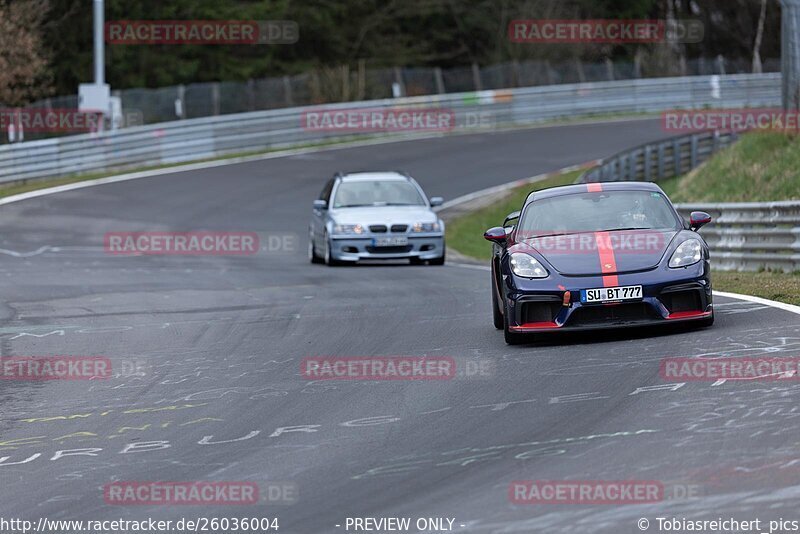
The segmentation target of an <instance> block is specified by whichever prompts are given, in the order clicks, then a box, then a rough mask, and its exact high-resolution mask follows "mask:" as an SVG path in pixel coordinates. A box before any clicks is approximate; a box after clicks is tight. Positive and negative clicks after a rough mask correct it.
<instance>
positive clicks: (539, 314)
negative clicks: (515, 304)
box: [520, 301, 562, 324]
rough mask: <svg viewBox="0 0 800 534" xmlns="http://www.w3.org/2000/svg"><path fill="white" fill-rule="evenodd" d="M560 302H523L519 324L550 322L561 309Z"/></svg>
mask: <svg viewBox="0 0 800 534" xmlns="http://www.w3.org/2000/svg"><path fill="white" fill-rule="evenodd" d="M561 306H562V304H561V302H560V301H559V302H523V303H522V310H521V314H520V315H521V317H520V320H521V324H525V323H551V322H553V321H554V320H555V318H556V315H558V312H559V311H561Z"/></svg>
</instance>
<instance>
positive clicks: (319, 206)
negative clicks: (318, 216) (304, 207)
mask: <svg viewBox="0 0 800 534" xmlns="http://www.w3.org/2000/svg"><path fill="white" fill-rule="evenodd" d="M314 209H315V210H326V209H328V203H327V202H326V201H324V200H315V201H314Z"/></svg>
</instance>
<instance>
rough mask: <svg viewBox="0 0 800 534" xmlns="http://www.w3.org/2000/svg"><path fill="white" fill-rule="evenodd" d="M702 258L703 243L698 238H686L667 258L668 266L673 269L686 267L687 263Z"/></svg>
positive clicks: (689, 263) (692, 263)
mask: <svg viewBox="0 0 800 534" xmlns="http://www.w3.org/2000/svg"><path fill="white" fill-rule="evenodd" d="M702 258H703V244H702V243H700V240H699V239H691V238H690V239H687V240H686V241H684V242H683V243H681V244H680V245H678V248H676V249H675V252H673V253H672V258H670V260H669V266H670V267H672V268H673V269H677V268H678V267H686V266H687V265H694V264H695V263H697V262H698V261H700V260H701V259H702Z"/></svg>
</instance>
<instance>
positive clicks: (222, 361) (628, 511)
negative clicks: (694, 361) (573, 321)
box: [0, 120, 800, 534]
mask: <svg viewBox="0 0 800 534" xmlns="http://www.w3.org/2000/svg"><path fill="white" fill-rule="evenodd" d="M662 136H663V134H662V133H661V132H660V131H659V122H658V121H654V120H641V121H625V122H616V123H608V124H591V125H572V126H557V127H549V128H538V129H533V130H523V131H513V132H498V133H492V134H481V135H464V136H454V137H443V138H437V139H432V140H430V139H429V140H424V141H405V142H400V143H394V144H388V145H378V146H373V147H361V148H347V149H338V150H330V151H322V152H315V153H310V154H306V155H301V156H292V157H286V158H277V159H272V160H268V161H264V162H251V163H243V164H237V165H230V166H224V167H218V168H213V169H207V170H200V171H192V172H180V173H174V174H169V175H164V176H160V177H154V178H143V179H137V180H134V181H130V182H121V183H115V184H109V185H104V186H100V187H89V188H85V189H80V190H75V191H71V192H65V193H59V194H56V195H49V196H44V197H40V198H35V199H30V200H26V201H23V202H19V203H14V204H10V205H7V206H4V207H3V208H2V209H1V210H0V227H2V228H3V230H4V232H3V235H2V237H1V238H0V248H1V249H3V250H4V251H6V252H5V253H3V254H1V255H0V284H2V293H1V294H2V295H3V307H2V318H3V326H2V327H1V328H0V347H2V355H3V356H22V355H44V354H71V355H104V356H108V357H109V358H111V359H112V361H113V362H115V364H120V365H122V364H126V365H127V364H129V363H131V362H133V363H137V364H141V371H142V373H141V376H129V377H125V378H123V377H118V378H114V379H112V380H108V381H92V382H89V383H86V382H58V383H55V382H50V383H31V382H15V381H0V410H1V411H2V414H3V415H2V418H0V480H2V484H1V485H0V516H3V517H6V518H10V517H22V518H25V519H31V520H34V521H35V520H36V519H38V518H39V517H47V518H48V519H105V518H119V517H122V518H129V519H141V518H146V517H148V516H149V517H157V518H162V519H178V518H180V517H195V516H206V517H211V516H216V517H226V516H227V517H232V516H241V515H247V516H253V515H256V516H274V515H277V516H278V517H279V518H280V520H281V530H280V531H281V532H288V533H303V534H304V533H318V532H319V533H323V532H338V531H343V530H344V529H343V528H337V527H336V525H343V524H344V521H345V518H346V517H355V516H393V517H394V516H406V517H414V518H416V517H453V518H455V524H454V527H453V528H454V530H456V531H463V532H480V533H488V532H638V531H639V529H638V528H637V526H636V521H637V520H638V519H639V518H640V517H647V518H649V519H650V521H651V523H652V522H653V521H654V518H655V517H656V515H660V516H673V515H674V516H676V517H690V518H692V519H703V518H716V517H719V516H725V515H728V514H731V515H733V516H734V517H742V518H746V519H750V518H755V517H761V518H762V519H764V520H768V519H773V518H774V519H777V518H778V517H780V516H783V517H785V518H790V517H791V515H792V513H796V512H795V503H796V500H797V495H798V492H800V472H798V470H797V468H796V466H794V463H795V462H796V460H795V458H796V456H797V446H796V444H797V442H798V439H800V430H798V429H796V428H795V427H793V426H792V424H793V423H794V421H795V417H796V416H797V414H798V413H800V411H798V408H797V407H796V404H797V399H798V393H800V386H798V385H797V383H796V382H779V383H757V384H748V383H735V384H734V383H730V382H728V383H724V384H712V383H702V382H698V383H687V384H685V385H682V386H677V387H676V386H675V385H672V386H670V385H666V384H664V383H663V381H662V380H661V379H660V378H659V375H658V362H659V360H660V359H662V358H664V357H667V356H694V355H698V354H727V355H733V356H737V355H751V356H759V355H763V354H765V353H770V354H777V355H781V356H796V355H798V351H799V350H800V327H798V320H797V316H796V315H793V314H791V313H789V312H786V311H782V310H777V309H773V308H770V307H767V306H763V305H759V304H757V303H751V302H742V301H735V300H731V299H724V298H720V299H717V324H716V325H715V326H714V327H713V328H712V329H708V330H702V331H691V332H686V331H683V332H680V331H678V332H645V333H633V334H631V333H614V334H608V333H598V334H592V335H588V334H587V335H581V336H576V337H574V338H569V339H558V340H555V341H553V342H548V343H539V344H536V345H528V346H521V347H508V346H506V345H505V344H504V343H503V340H502V336H501V335H499V334H498V333H497V332H496V331H495V330H494V329H493V328H492V325H491V322H490V319H491V317H490V308H489V299H488V289H487V288H488V276H487V274H486V273H485V272H482V271H480V270H477V269H468V268H462V267H458V266H445V267H444V268H436V267H429V268H426V267H407V266H359V267H353V268H341V269H330V268H326V267H324V266H317V265H310V264H308V262H307V260H306V258H305V245H306V241H305V240H306V236H305V230H306V227H307V222H308V215H309V211H310V203H311V200H312V199H313V198H315V195H316V194H317V193H318V190H319V189H320V188H321V187H322V185H323V182H324V180H325V179H326V178H327V177H329V176H330V175H331V174H332V172H333V171H335V170H340V169H341V170H369V169H400V168H402V169H403V170H406V171H408V172H409V173H411V174H412V175H414V176H415V177H416V178H417V179H418V181H419V182H420V183H421V185H422V186H423V187H424V188H425V189H426V192H427V193H428V194H429V195H431V196H433V195H442V196H445V197H446V198H454V197H456V196H458V195H462V194H465V193H469V192H471V191H475V190H478V189H481V188H484V187H488V186H491V185H496V184H498V183H503V182H507V181H509V180H513V179H517V178H524V177H527V176H532V175H535V174H539V173H542V172H548V171H552V170H555V169H558V168H561V167H564V166H567V165H572V164H576V163H581V162H584V161H587V160H591V159H594V158H600V157H603V156H607V155H609V154H612V153H614V152H616V151H619V150H622V149H624V148H626V147H629V146H632V145H635V144H639V143H641V142H646V141H648V140H651V139H656V138H659V137H662ZM198 229H208V230H247V231H256V232H260V233H262V235H266V234H274V235H281V236H289V237H290V241H289V242H290V243H292V244H291V245H288V246H286V247H284V249H283V250H281V251H278V252H272V253H266V254H260V255H258V256H256V257H242V258H235V257H200V258H198V257H113V256H109V255H106V254H104V253H103V249H102V245H103V235H104V233H105V232H109V231H142V230H151V231H159V230H165V231H188V230H198ZM291 239H294V241H292V240H291ZM316 355H333V356H370V355H409V356H422V355H432V356H433V355H439V356H453V357H455V358H457V359H459V361H463V362H466V361H470V362H473V363H475V364H480V363H481V362H483V363H484V364H486V367H485V368H484V369H485V372H484V373H483V374H482V375H480V376H474V377H458V378H456V379H454V380H452V381H446V382H392V383H365V382H341V381H337V382H333V383H332V382H309V381H307V380H303V379H302V378H301V377H300V376H299V373H298V371H299V364H300V360H301V359H302V358H303V357H305V356H316ZM133 444H135V445H133ZM57 451H61V452H60V453H59V452H57ZM534 478H535V479H551V480H557V479H585V480H586V479H598V480H599V479H608V480H621V479H638V480H658V481H661V482H662V483H663V484H664V485H665V486H666V487H670V488H676V487H678V488H679V487H684V488H691V491H692V492H693V493H694V496H693V498H690V499H680V498H675V499H672V500H667V501H665V502H659V503H654V504H640V505H629V506H617V507H613V506H578V505H573V506H563V505H562V506H524V505H514V504H512V503H510V502H509V499H508V486H509V483H510V482H511V481H513V480H521V479H522V480H524V479H534ZM118 480H134V481H147V480H173V481H177V480H250V481H254V482H257V483H259V484H266V483H267V482H268V481H284V482H287V483H291V484H294V485H296V488H297V489H298V491H299V495H298V496H297V499H296V502H294V503H283V504H269V505H268V506H264V507H258V509H257V513H256V512H255V511H254V509H253V508H249V509H248V510H246V511H245V512H241V511H240V510H238V509H235V508H233V509H232V508H231V507H224V506H219V507H212V508H206V507H204V508H202V509H201V510H199V511H198V508H197V507H191V506H189V507H161V508H159V507H154V506H109V505H107V504H106V503H105V502H104V501H103V493H102V488H103V486H104V485H105V484H108V483H109V482H112V481H118ZM23 511H24V512H23ZM652 528H653V527H651V529H652Z"/></svg>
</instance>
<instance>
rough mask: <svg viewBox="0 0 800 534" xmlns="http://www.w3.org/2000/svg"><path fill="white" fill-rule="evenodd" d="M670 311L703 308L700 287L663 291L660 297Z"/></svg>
mask: <svg viewBox="0 0 800 534" xmlns="http://www.w3.org/2000/svg"><path fill="white" fill-rule="evenodd" d="M659 299H660V300H661V302H663V303H664V306H665V307H666V308H667V309H668V310H669V312H670V313H676V312H683V311H696V310H701V309H702V307H703V306H702V303H701V302H702V301H701V300H700V290H699V289H689V290H686V291H674V292H669V293H662V294H661V296H660V297H659Z"/></svg>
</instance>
